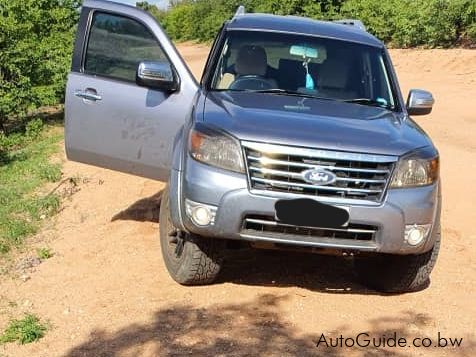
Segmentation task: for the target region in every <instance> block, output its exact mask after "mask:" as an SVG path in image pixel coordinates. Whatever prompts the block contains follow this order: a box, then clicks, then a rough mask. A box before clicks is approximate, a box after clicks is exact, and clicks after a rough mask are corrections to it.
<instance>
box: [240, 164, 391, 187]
mask: <svg viewBox="0 0 476 357" xmlns="http://www.w3.org/2000/svg"><path fill="white" fill-rule="evenodd" d="M249 169H250V170H252V171H256V172H260V173H263V174H272V175H275V176H283V177H291V178H296V179H302V174H300V173H295V172H289V171H280V170H273V169H267V168H260V167H254V166H250V167H249ZM336 180H337V181H345V182H367V183H385V182H386V180H374V179H364V178H362V179H353V178H345V177H337V179H336Z"/></svg>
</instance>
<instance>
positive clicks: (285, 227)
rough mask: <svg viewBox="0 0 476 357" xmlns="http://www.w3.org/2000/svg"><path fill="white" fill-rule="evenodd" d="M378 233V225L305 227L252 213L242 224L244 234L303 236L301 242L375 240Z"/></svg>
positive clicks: (273, 236) (281, 238)
mask: <svg viewBox="0 0 476 357" xmlns="http://www.w3.org/2000/svg"><path fill="white" fill-rule="evenodd" d="M377 233H378V227H377V226H371V225H362V224H354V223H349V226H348V227H347V228H322V227H305V226H294V225H290V224H284V223H281V222H279V221H276V220H275V219H274V218H272V217H268V216H261V215H250V216H247V217H245V219H244V220H243V226H242V235H245V236H250V237H257V238H259V239H262V238H264V237H269V238H270V239H271V238H272V239H273V241H275V242H279V241H280V240H286V241H287V240H289V238H292V237H301V242H314V243H319V242H321V243H322V242H326V244H329V245H335V244H336V243H337V242H339V241H340V242H343V241H348V242H351V241H353V242H356V243H357V242H362V243H363V242H368V243H370V242H374V241H375V236H376V234H377Z"/></svg>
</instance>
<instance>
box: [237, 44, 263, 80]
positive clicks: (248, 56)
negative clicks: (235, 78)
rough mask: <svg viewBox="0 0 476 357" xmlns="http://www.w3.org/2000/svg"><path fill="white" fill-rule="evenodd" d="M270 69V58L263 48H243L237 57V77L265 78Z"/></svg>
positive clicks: (247, 46)
mask: <svg viewBox="0 0 476 357" xmlns="http://www.w3.org/2000/svg"><path fill="white" fill-rule="evenodd" d="M267 69H268V57H267V56H266V51H265V50H264V48H263V47H261V46H249V45H246V46H242V47H241V48H240V49H239V51H238V55H237V56H236V63H235V72H236V74H237V75H240V76H246V75H257V76H264V75H266V71H267Z"/></svg>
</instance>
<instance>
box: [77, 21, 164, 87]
mask: <svg viewBox="0 0 476 357" xmlns="http://www.w3.org/2000/svg"><path fill="white" fill-rule="evenodd" d="M141 61H167V58H166V56H165V54H164V52H163V50H162V48H161V47H160V46H159V43H158V42H157V40H156V38H155V37H154V35H153V34H152V33H151V32H150V31H149V30H148V29H147V28H146V27H145V26H144V25H143V24H141V23H140V22H138V21H136V20H133V19H131V18H127V17H124V16H118V15H112V14H106V13H96V14H94V17H93V21H92V24H91V30H90V34H89V42H88V47H87V52H86V58H85V64H84V70H85V72H86V73H89V74H95V75H100V76H101V75H102V76H106V77H112V78H117V79H122V80H127V81H135V78H136V70H137V67H138V65H139V63H140V62H141Z"/></svg>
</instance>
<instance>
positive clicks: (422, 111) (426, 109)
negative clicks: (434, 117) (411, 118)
mask: <svg viewBox="0 0 476 357" xmlns="http://www.w3.org/2000/svg"><path fill="white" fill-rule="evenodd" d="M433 104H435V99H433V95H432V94H431V93H430V92H427V91H425V90H421V89H412V90H410V93H408V99H407V110H408V114H410V115H426V114H430V113H431V110H432V109H433Z"/></svg>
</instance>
